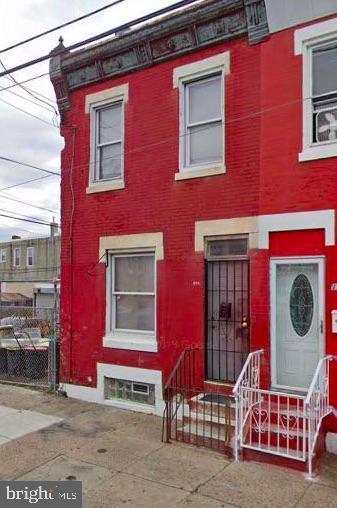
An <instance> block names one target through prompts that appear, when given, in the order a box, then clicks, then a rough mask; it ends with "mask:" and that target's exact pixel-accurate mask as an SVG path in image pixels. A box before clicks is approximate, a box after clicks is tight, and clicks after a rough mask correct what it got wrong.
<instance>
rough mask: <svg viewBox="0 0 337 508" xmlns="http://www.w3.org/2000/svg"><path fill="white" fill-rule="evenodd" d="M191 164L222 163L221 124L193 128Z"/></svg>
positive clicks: (191, 135)
mask: <svg viewBox="0 0 337 508" xmlns="http://www.w3.org/2000/svg"><path fill="white" fill-rule="evenodd" d="M189 132H190V136H189V138H190V161H189V162H188V161H187V163H189V164H202V163H207V162H217V161H222V152H223V140H222V136H223V128H222V124H221V123H220V122H216V123H213V124H209V125H208V124H205V125H202V126H200V127H191V128H190V129H189Z"/></svg>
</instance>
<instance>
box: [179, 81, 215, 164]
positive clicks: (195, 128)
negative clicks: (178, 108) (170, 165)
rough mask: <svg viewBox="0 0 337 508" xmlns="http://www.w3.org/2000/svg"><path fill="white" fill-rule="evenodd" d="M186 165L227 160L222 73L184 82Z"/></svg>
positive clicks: (184, 148)
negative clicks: (224, 156) (225, 154)
mask: <svg viewBox="0 0 337 508" xmlns="http://www.w3.org/2000/svg"><path fill="white" fill-rule="evenodd" d="M184 89H185V90H184V138H183V145H184V147H183V150H184V167H185V168H191V169H193V168H198V167H199V166H204V165H206V164H212V163H222V162H223V144H224V125H223V100H222V92H223V87H222V76H221V74H218V75H216V76H211V77H206V78H203V79H199V80H197V81H192V82H190V83H186V84H185V85H184Z"/></svg>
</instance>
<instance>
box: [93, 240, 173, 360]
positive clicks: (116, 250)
mask: <svg viewBox="0 0 337 508" xmlns="http://www.w3.org/2000/svg"><path fill="white" fill-rule="evenodd" d="M136 253H139V254H142V253H154V255H155V274H156V273H157V261H159V260H162V259H163V258H164V246H163V233H161V232H159V233H144V234H135V235H119V236H107V237H101V238H100V242H99V260H100V262H106V259H105V257H106V256H105V254H107V255H110V254H129V255H130V254H136ZM155 293H157V281H156V276H155ZM110 295H111V272H110V270H109V269H107V270H106V331H105V336H104V337H103V346H104V347H107V348H114V349H127V350H132V351H148V352H152V353H155V352H157V351H158V343H157V327H156V325H155V332H154V333H148V332H145V333H140V332H138V331H137V332H134V333H133V332H132V331H131V330H130V331H127V332H120V331H118V332H116V331H115V332H112V331H111V321H110V319H111V303H112V299H111V298H110ZM155 323H157V305H156V308H155Z"/></svg>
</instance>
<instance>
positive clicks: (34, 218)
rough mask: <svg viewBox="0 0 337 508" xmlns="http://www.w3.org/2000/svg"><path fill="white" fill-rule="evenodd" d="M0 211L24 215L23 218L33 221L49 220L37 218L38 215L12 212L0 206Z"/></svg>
mask: <svg viewBox="0 0 337 508" xmlns="http://www.w3.org/2000/svg"><path fill="white" fill-rule="evenodd" d="M0 211H1V212H6V213H14V214H15V215H19V216H20V217H24V218H25V219H32V220H35V221H43V222H45V224H49V222H47V221H44V220H43V219H39V218H38V217H32V216H31V215H25V214H23V213H18V212H13V211H12V210H6V209H5V208H0Z"/></svg>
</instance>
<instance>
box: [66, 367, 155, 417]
mask: <svg viewBox="0 0 337 508" xmlns="http://www.w3.org/2000/svg"><path fill="white" fill-rule="evenodd" d="M104 377H109V378H114V379H124V380H128V381H136V382H139V383H147V384H153V385H155V405H154V406H152V405H150V404H140V403H136V402H133V401H127V400H120V399H105V398H104ZM61 389H63V390H64V391H65V392H66V393H67V395H68V397H70V398H74V399H80V400H85V401H88V402H96V403H98V404H104V405H106V406H113V407H118V408H120V409H127V410H129V411H137V412H141V413H151V414H156V415H158V416H162V414H163V411H164V401H163V395H162V373H161V371H159V370H150V369H139V368H136V367H126V366H123V365H111V364H106V363H97V387H96V388H91V387H88V386H82V385H74V384H68V383H64V384H62V385H61Z"/></svg>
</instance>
